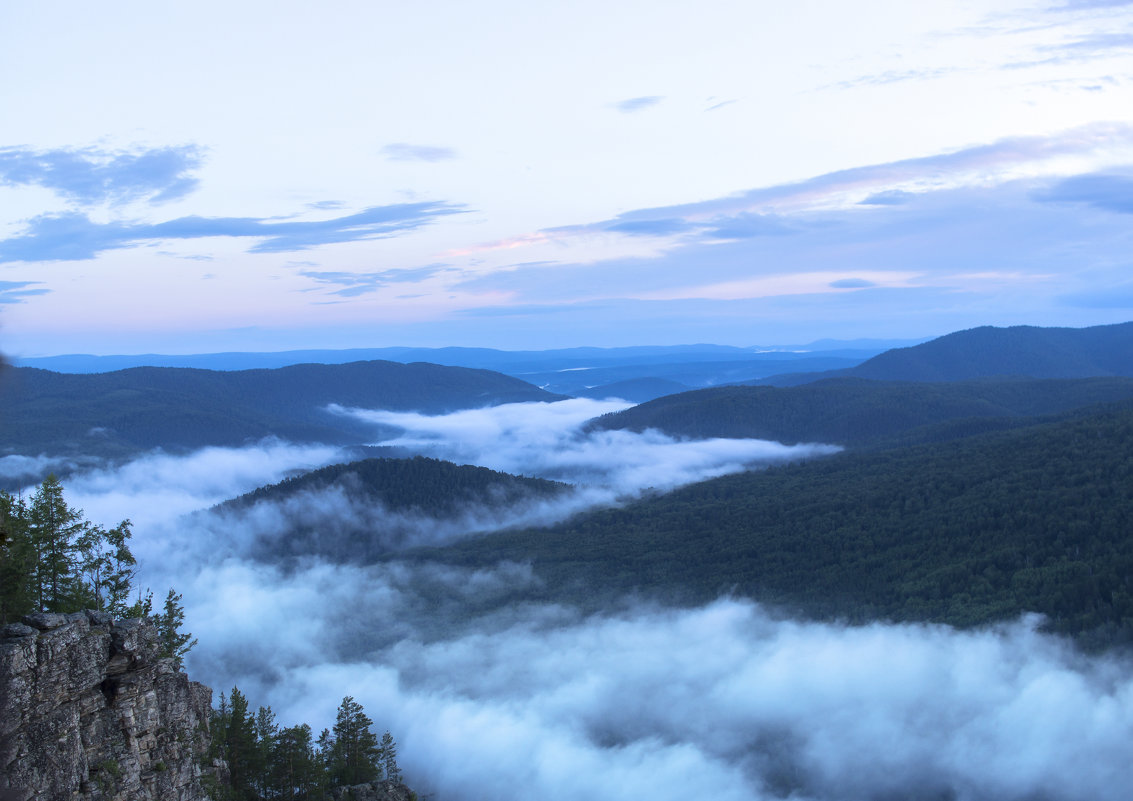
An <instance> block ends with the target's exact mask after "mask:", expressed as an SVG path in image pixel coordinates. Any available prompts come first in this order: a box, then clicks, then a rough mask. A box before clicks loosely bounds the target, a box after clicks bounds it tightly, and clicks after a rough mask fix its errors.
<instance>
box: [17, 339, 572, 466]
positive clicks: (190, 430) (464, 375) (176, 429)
mask: <svg viewBox="0 0 1133 801" xmlns="http://www.w3.org/2000/svg"><path fill="white" fill-rule="evenodd" d="M556 399H558V396H556V395H552V394H551V393H548V392H544V391H543V390H541V389H539V388H537V387H534V386H532V385H530V384H528V383H526V382H524V381H520V380H519V379H516V378H511V377H509V376H505V375H502V374H500V373H493V372H491V371H488V370H474V369H469V368H464V367H441V366H439V365H435V364H424V363H414V364H400V363H397V362H383V361H371V362H352V363H349V364H335V365H325V364H300V365H294V366H291V367H281V368H278V369H271V370H267V369H265V370H240V371H231V372H225V371H214V370H198V369H192V368H177V367H136V368H131V369H128V370H119V371H116V372H111V373H94V374H85V375H75V374H63V373H54V372H50V371H47V370H38V369H35V368H27V367H23V368H9V369H7V370H6V371H5V374H4V381H3V383H2V384H0V411H2V414H0V441H3V442H4V444H5V446H6V447H7V448H9V449H11V450H12V451H14V452H17V453H25V454H39V453H47V454H53V455H55V454H69V453H81V454H88V455H99V456H116V455H126V454H130V453H133V452H136V451H138V450H145V449H149V448H153V447H164V448H174V449H176V448H179V447H185V448H188V447H201V446H205V445H238V444H241V443H243V442H245V441H247V440H249V439H259V438H262V437H265V436H269V435H276V436H280V437H283V438H286V439H292V440H299V441H323V442H333V443H350V442H358V441H362V439H364V438H362V439H360V435H361V434H362V432H363V429H362V428H360V426H359V425H358V424H357V423H356V422H353V421H351V420H349V419H347V418H344V417H342V416H338V415H334V414H331V413H329V412H327V411H326V408H325V407H326V406H327V404H332V403H336V404H339V405H342V406H347V407H349V406H358V407H362V408H371V409H394V410H406V411H408V410H414V411H421V412H428V413H439V412H446V411H453V410H456V409H466V408H478V407H482V406H494V405H497V404H501V403H510V402H515V401H550V400H556Z"/></svg>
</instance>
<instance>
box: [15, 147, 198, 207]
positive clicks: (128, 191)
mask: <svg viewBox="0 0 1133 801" xmlns="http://www.w3.org/2000/svg"><path fill="white" fill-rule="evenodd" d="M202 160H203V151H202V149H201V148H200V147H197V146H196V145H181V146H173V147H161V148H152V149H136V150H116V151H107V150H99V149H98V148H93V147H88V148H62V149H57V150H35V149H32V148H28V147H5V148H0V184H4V185H6V186H41V187H44V188H45V189H49V190H51V191H52V192H54V193H56V194H57V195H59V196H61V197H63V198H66V199H67V200H71V201H74V202H76V203H79V204H82V205H93V204H98V203H111V204H120V203H127V202H130V201H134V200H145V201H147V202H148V203H150V204H154V205H157V204H160V203H165V202H168V201H171V200H177V199H179V198H182V197H184V196H185V195H187V194H189V193H190V192H192V191H193V190H194V189H196V188H197V183H198V181H197V179H196V178H195V177H193V176H192V175H190V173H191V172H192V171H193V170H195V169H197V168H198V167H199V166H200V165H201V162H202Z"/></svg>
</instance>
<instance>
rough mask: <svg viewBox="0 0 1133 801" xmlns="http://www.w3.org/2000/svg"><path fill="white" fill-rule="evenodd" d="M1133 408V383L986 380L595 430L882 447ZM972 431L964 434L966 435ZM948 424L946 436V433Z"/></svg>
mask: <svg viewBox="0 0 1133 801" xmlns="http://www.w3.org/2000/svg"><path fill="white" fill-rule="evenodd" d="M1127 398H1133V378H1086V379H1076V380H1072V379H1062V380H1057V379H1030V378H1024V379H984V380H979V381H964V382H953V383H916V382H911V381H901V382H895V381H872V380H867V379H862V378H829V379H825V380H822V381H816V382H814V383H808V384H802V385H799V386H793V387H751V386H729V387H714V388H711V389H698V390H694V391H691V392H683V393H681V394H679V395H668V396H665V397H662V398H657V399H655V400H651V401H649V402H647V403H642V404H640V405H638V406H634V407H632V408H629V409H626V410H624V411H621V412H615V413H613V414H607V415H604V416H602V417H600V418H598V419H597V420H595V421H594V422H593V423H592V424H591V425H592V427H594V428H601V429H628V430H631V431H643V430H645V429H647V428H653V429H657V430H659V431H663V432H664V433H666V434H670V435H672V436H681V437H693V438H700V439H702V438H708V437H735V438H743V437H751V438H755V439H770V440H775V441H777V442H785V443H795V442H827V443H834V444H839V445H849V446H863V445H876V444H879V443H883V442H885V441H887V440H890V439H892V438H893V437H895V436H897V435H905V436H906V439H908V440H913V439H916V438H918V437H920V438H922V439H926V440H931V439H940V438H945V437H947V436H953V435H958V434H962V433H970V432H972V431H973V430H975V429H973V428H972V426H973V425H976V424H977V423H976V421H982V422H981V423H980V424H993V425H998V423H997V421H1007V420H1010V419H1012V418H1018V417H1026V416H1031V415H1042V414H1053V413H1057V412H1063V411H1067V410H1070V409H1075V408H1078V407H1082V406H1089V405H1091V404H1097V403H1108V402H1110V401H1119V400H1124V399H1127ZM961 421H967V424H966V426H962V425H960V423H961ZM946 423H951V424H952V425H951V426H948V427H945V426H943V424H946Z"/></svg>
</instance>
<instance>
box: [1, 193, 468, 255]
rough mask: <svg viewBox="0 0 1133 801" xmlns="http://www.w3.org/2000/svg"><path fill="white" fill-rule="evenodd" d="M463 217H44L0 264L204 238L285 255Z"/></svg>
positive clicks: (391, 213)
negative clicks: (112, 219) (155, 220)
mask: <svg viewBox="0 0 1133 801" xmlns="http://www.w3.org/2000/svg"><path fill="white" fill-rule="evenodd" d="M464 212H465V209H464V207H462V206H460V205H456V204H450V203H442V202H420V203H395V204H391V205H388V206H373V207H371V208H368V209H365V210H363V211H360V212H357V213H356V214H348V215H344V216H342V217H333V218H331V219H327V220H309V221H306V220H292V221H283V222H276V221H273V220H270V219H266V218H258V217H199V216H190V217H179V218H177V219H174V220H168V221H166V222H161V223H135V222H121V221H119V222H108V223H99V222H94V221H92V220H91V219H90V218H89V217H88V216H87V215H85V214H82V213H79V212H70V213H66V214H48V215H41V216H39V217H34V218H32V219H31V220H29V221H28V224H27V227H26V229H25V231H24V232H23V233H22V234H21V235H19V236H15V237H12V238H9V239H5V240H2V241H0V263H4V262H14V261H27V262H37V261H79V260H85V259H93V258H95V257H96V256H98V255H99V254H100V253H103V252H106V251H108V250H117V249H122V248H130V247H136V246H138V245H142V244H146V243H150V242H162V241H168V240H178V239H203V238H207V237H228V238H237V239H256V240H258V241H257V242H256V244H254V245H252V247H250V248H249V249H248V252H249V253H284V252H293V251H299V250H308V249H310V248H314V247H317V246H319V245H330V244H338V243H342V242H358V241H364V240H371V239H383V238H386V237H391V236H398V235H400V234H404V233H408V232H410V231H414V230H416V229H418V228H420V227H421V226H423V225H428V224H429V223H432V222H435V221H436V220H438V219H441V218H443V217H447V216H449V215H452V214H462V213H464Z"/></svg>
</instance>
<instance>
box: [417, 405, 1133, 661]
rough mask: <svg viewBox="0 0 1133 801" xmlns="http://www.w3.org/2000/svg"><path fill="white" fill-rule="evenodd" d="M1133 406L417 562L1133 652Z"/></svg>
mask: <svg viewBox="0 0 1133 801" xmlns="http://www.w3.org/2000/svg"><path fill="white" fill-rule="evenodd" d="M1130 442H1133V402H1127V403H1125V404H1119V405H1115V406H1114V407H1112V408H1109V409H1107V410H1106V411H1104V412H1097V413H1094V414H1090V415H1085V416H1076V417H1071V418H1070V419H1066V420H1061V421H1056V422H1049V423H1042V424H1038V423H1036V424H1033V425H1031V426H1028V427H1026V428H1020V429H1016V430H1013V431H1008V432H1001V433H997V434H992V435H982V436H974V437H969V438H965V439H961V440H956V441H953V442H949V443H945V444H942V445H932V446H920V447H913V448H900V449H894V450H888V451H882V452H872V453H845V454H842V455H839V456H835V457H829V458H826V459H821V460H815V461H813V462H808V463H802V464H798V465H791V466H786V467H779V468H772V469H769V470H765V471H761V472H749V473H743V474H737V475H732V476H726V477H723V478H718V479H714V480H711V481H707V482H703V483H701V484H697V485H692V486H689V487H686V488H684V489H680V490H677V491H675V492H672V493H670V494H667V495H664V496H661V497H658V498H654V499H650V500H646V501H642V502H639V503H637V504H634V505H632V506H628V507H625V508H622V509H614V510H606V511H601V512H596V513H593V514H590V515H586V516H583V517H580V518H576V519H574V520H572V521H570V522H568V523H566V524H564V525H560V526H557V527H554V528H550V529H546V530H543V531H529V532H505V533H500V534H496V535H491V536H489V537H486V538H484V539H482V540H480V541H476V542H465V543H459V544H456V545H453V546H451V547H449V548H446V549H438V550H433V551H427V552H422V554H421V558H427V559H441V560H445V561H449V562H454V563H459V564H465V565H480V564H491V563H495V562H497V561H499V560H505V559H511V560H517V561H522V560H529V561H531V562H532V563H533V565H534V568H535V570H536V572H537V574H538V575H539V577H540V579H541V580H543V581H545V582H546V585H545V586H546V587H547V589H546V597H547V598H552V599H556V598H559V599H561V598H570V599H574V600H576V601H578V602H581V603H587V602H589V601H588V599H591V598H593V597H594V596H595V595H596V594H598V593H599V592H605V593H608V594H609V595H611V596H614V595H619V594H622V593H626V592H637V593H640V594H643V595H645V596H646V597H658V598H661V599H663V600H665V601H667V602H671V601H674V600H679V601H684V602H689V603H696V602H702V601H704V600H707V599H711V598H714V597H716V596H717V595H719V594H720V593H734V594H739V595H743V596H748V597H751V598H755V599H757V600H760V601H765V602H769V603H773V604H777V605H780V606H782V607H784V608H786V609H788V610H790V611H793V612H801V613H804V614H807V615H811V616H817V617H823V618H843V619H848V620H852V621H868V620H872V619H878V618H887V619H895V620H914V621H938V622H945V623H951V624H955V625H961V626H968V625H977V624H983V623H988V622H992V621H996V620H1003V619H1008V618H1012V617H1015V616H1017V615H1019V614H1021V613H1023V612H1025V611H1033V612H1041V613H1043V614H1045V615H1048V616H1049V617H1050V621H1051V626H1052V628H1054V629H1055V630H1057V631H1061V632H1067V633H1072V634H1075V635H1079V636H1081V637H1082V638H1083V641H1084V642H1087V643H1092V644H1112V643H1115V642H1129V641H1133V578H1131V576H1133V537H1130V536H1129V532H1130V531H1131V530H1133V452H1131V451H1130V448H1129V443H1130Z"/></svg>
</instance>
